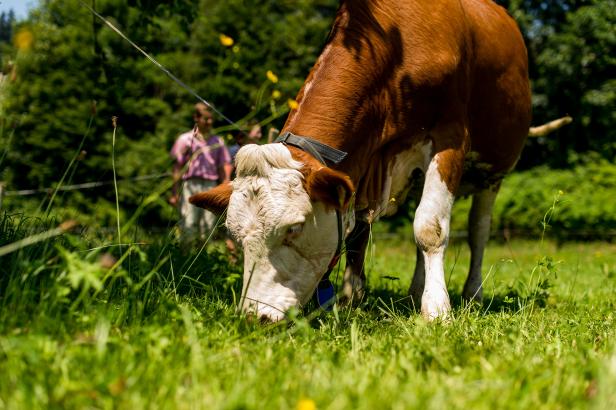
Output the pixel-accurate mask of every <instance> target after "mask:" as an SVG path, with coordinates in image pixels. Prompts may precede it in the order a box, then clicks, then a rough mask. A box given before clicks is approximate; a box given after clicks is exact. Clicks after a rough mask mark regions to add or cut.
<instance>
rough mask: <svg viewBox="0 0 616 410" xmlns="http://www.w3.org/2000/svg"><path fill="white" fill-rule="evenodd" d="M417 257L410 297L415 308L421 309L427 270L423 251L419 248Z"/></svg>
mask: <svg viewBox="0 0 616 410" xmlns="http://www.w3.org/2000/svg"><path fill="white" fill-rule="evenodd" d="M416 253H417V257H416V258H415V272H414V273H413V281H412V282H411V287H410V288H409V296H410V297H411V301H412V302H413V307H414V308H415V309H419V308H420V307H421V295H422V294H423V291H424V284H425V281H426V269H425V262H424V258H423V251H422V250H421V248H420V247H419V246H417V252H416Z"/></svg>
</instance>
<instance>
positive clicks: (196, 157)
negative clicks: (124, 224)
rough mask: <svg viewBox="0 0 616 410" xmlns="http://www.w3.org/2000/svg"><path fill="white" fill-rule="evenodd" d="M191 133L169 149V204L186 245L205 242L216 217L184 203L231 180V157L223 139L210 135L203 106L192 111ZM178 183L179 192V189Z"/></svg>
mask: <svg viewBox="0 0 616 410" xmlns="http://www.w3.org/2000/svg"><path fill="white" fill-rule="evenodd" d="M193 120H194V122H195V125H194V127H193V129H192V130H190V131H187V132H185V133H183V134H181V135H180V136H179V137H178V138H177V140H176V141H175V143H174V144H173V147H172V148H171V152H170V154H171V157H172V158H173V159H174V160H175V164H174V165H173V188H172V196H171V198H169V203H170V204H171V205H174V206H178V208H179V211H180V239H181V241H182V242H183V243H184V244H186V245H190V244H191V243H192V242H194V241H195V240H197V239H201V240H204V239H206V238H207V237H208V236H209V234H210V233H211V232H212V230H213V229H214V228H215V227H216V222H217V220H218V217H217V216H216V215H214V214H213V213H212V212H209V211H206V210H204V209H202V208H198V207H196V206H194V205H192V204H191V203H190V202H188V199H189V198H190V197H191V196H192V195H194V194H197V193H199V192H203V191H207V190H209V189H211V188H213V187H215V186H216V185H218V184H219V183H223V182H228V181H230V179H231V170H232V165H231V157H230V155H229V151H228V150H227V147H226V146H225V143H224V141H223V139H222V138H221V137H220V136H218V135H212V134H211V133H210V131H211V129H212V124H213V122H214V118H213V115H212V112H211V111H210V109H209V108H208V106H207V105H205V104H204V103H201V102H199V103H197V104H195V107H194V112H193ZM180 182H181V188H180Z"/></svg>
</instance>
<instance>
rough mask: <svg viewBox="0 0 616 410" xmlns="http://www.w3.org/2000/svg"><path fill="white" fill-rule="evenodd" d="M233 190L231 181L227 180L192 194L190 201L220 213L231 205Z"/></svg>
mask: <svg viewBox="0 0 616 410" xmlns="http://www.w3.org/2000/svg"><path fill="white" fill-rule="evenodd" d="M231 192H233V187H232V186H231V183H230V182H225V183H224V184H220V185H218V186H217V187H214V188H212V189H210V190H209V191H205V192H200V193H198V194H195V195H193V196H191V197H190V198H189V199H188V201H189V202H190V203H191V204H193V205H195V206H198V207H199V208H205V209H207V210H208V211H212V212H214V213H215V214H216V215H220V214H222V213H223V212H224V211H225V209H227V206H229V197H230V196H231Z"/></svg>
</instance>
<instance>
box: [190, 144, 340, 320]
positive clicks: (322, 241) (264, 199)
mask: <svg viewBox="0 0 616 410" xmlns="http://www.w3.org/2000/svg"><path fill="white" fill-rule="evenodd" d="M301 166H302V164H301V163H299V162H297V161H295V160H293V159H292V158H291V154H290V152H289V151H288V149H287V148H286V147H284V146H283V145H282V144H268V145H263V146H258V145H246V146H244V147H242V149H241V150H240V151H239V152H238V154H237V157H236V167H237V178H236V179H235V180H234V181H233V182H232V188H233V191H232V194H231V195H230V198H229V200H228V208H227V220H226V225H227V228H228V229H229V231H230V232H231V234H232V235H233V237H234V239H235V240H236V241H237V242H238V243H240V244H241V245H242V247H243V250H244V283H243V289H242V302H243V303H242V309H243V310H244V311H245V312H248V313H253V314H256V315H257V316H258V317H259V318H265V319H268V320H271V321H278V320H281V319H283V318H284V316H285V312H286V311H287V310H289V309H290V308H292V307H294V306H301V305H303V304H305V303H306V302H308V300H309V299H310V297H311V296H312V294H313V292H314V290H315V288H316V286H317V284H318V282H319V280H320V279H321V277H322V276H323V274H324V273H325V272H326V271H327V268H328V265H329V263H330V262H331V260H332V258H333V257H334V254H335V252H336V247H337V244H338V226H337V217H336V212H335V209H334V208H333V207H332V206H326V205H325V204H324V203H323V202H322V201H320V200H315V198H314V196H315V195H314V193H313V192H310V193H309V192H307V190H309V191H310V190H311V188H310V187H311V186H312V185H311V184H310V181H307V182H308V183H306V182H305V181H304V180H303V176H302V174H301V173H300V171H299V170H300V168H301ZM328 172H335V171H331V170H329V171H328ZM309 179H310V178H309ZM349 183H350V182H349ZM321 185H322V184H321ZM336 189H337V187H334V189H333V192H336ZM351 189H352V186H351ZM208 192H209V191H208ZM208 192H206V193H203V194H198V195H200V196H202V198H201V199H203V198H206V199H207V197H208V195H211V194H208ZM311 194H312V195H311ZM318 196H319V195H317V197H318ZM311 197H313V198H311ZM191 201H192V199H191ZM339 202H340V201H339ZM193 203H196V204H197V205H200V206H206V207H207V204H206V205H203V203H199V201H198V200H195V201H193ZM209 207H210V208H211V206H209Z"/></svg>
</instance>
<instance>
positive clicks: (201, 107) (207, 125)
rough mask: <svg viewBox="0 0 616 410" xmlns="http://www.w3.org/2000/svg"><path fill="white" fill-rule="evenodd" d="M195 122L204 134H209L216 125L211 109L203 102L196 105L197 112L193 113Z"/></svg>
mask: <svg viewBox="0 0 616 410" xmlns="http://www.w3.org/2000/svg"><path fill="white" fill-rule="evenodd" d="M193 120H194V121H195V124H196V125H197V128H199V131H201V132H202V133H207V132H209V131H210V129H211V128H212V124H213V123H214V116H213V115H212V112H211V111H210V109H209V107H208V106H207V105H205V104H204V103H202V102H198V103H197V104H195V111H194V112H193Z"/></svg>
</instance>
